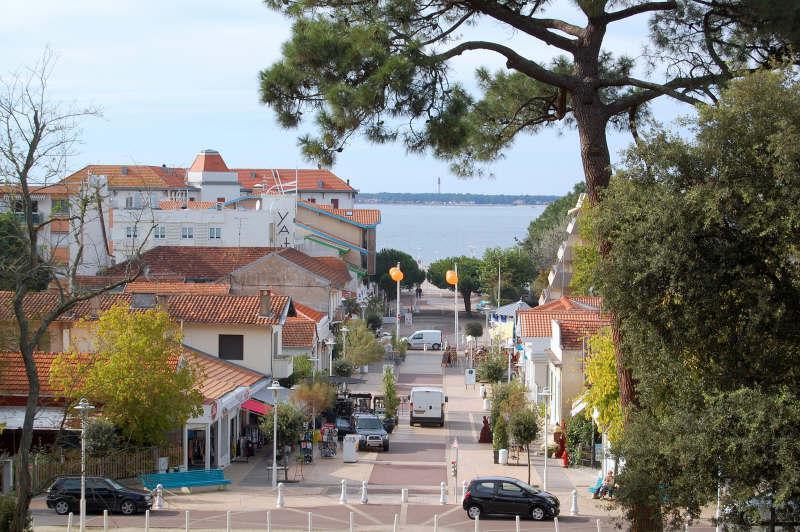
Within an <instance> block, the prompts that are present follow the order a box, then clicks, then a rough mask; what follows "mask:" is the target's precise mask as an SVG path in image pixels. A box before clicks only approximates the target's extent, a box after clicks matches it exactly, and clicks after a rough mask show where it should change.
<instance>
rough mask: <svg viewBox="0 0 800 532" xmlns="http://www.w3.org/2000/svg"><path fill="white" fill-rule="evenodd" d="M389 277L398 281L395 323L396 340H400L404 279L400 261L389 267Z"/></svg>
mask: <svg viewBox="0 0 800 532" xmlns="http://www.w3.org/2000/svg"><path fill="white" fill-rule="evenodd" d="M389 277H391V278H392V281H395V282H396V283H397V313H396V314H395V323H394V341H395V342H399V341H400V281H402V280H403V277H405V276H404V275H403V271H402V270H401V269H400V263H399V262H398V263H397V266H395V267H393V268H390V269H389Z"/></svg>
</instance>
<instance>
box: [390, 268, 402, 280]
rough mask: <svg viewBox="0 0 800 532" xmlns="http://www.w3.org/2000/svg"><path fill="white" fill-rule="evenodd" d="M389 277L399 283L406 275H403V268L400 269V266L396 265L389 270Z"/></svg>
mask: <svg viewBox="0 0 800 532" xmlns="http://www.w3.org/2000/svg"><path fill="white" fill-rule="evenodd" d="M389 277H391V278H392V281H394V282H396V283H399V282H400V281H402V280H403V277H404V275H403V272H402V270H400V268H398V267H397V266H395V267H394V268H392V269H391V270H389Z"/></svg>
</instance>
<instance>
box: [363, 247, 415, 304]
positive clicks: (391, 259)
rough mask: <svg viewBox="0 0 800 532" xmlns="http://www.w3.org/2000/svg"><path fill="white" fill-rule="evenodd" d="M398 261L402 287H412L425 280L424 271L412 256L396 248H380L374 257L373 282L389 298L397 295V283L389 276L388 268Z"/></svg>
mask: <svg viewBox="0 0 800 532" xmlns="http://www.w3.org/2000/svg"><path fill="white" fill-rule="evenodd" d="M398 262H399V263H400V269H401V270H402V271H403V280H402V281H400V286H401V287H402V288H405V289H409V288H414V286H416V285H418V284H420V283H422V282H423V281H424V280H425V271H424V270H422V269H420V267H419V265H418V264H417V261H416V260H414V257H412V256H411V255H409V254H408V253H405V252H403V251H400V250H397V249H382V250H380V251H379V252H378V254H377V255H376V257H375V282H376V283H378V287H380V289H381V290H382V291H383V293H384V294H386V297H388V298H389V299H394V298H395V297H397V289H396V288H397V283H396V282H395V281H392V278H391V277H389V270H390V269H391V268H393V267H395V266H397V263H398Z"/></svg>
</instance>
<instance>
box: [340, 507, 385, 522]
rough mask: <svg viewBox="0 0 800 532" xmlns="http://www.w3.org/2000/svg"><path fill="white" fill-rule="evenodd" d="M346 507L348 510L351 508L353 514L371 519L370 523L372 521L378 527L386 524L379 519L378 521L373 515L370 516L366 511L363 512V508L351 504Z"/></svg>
mask: <svg viewBox="0 0 800 532" xmlns="http://www.w3.org/2000/svg"><path fill="white" fill-rule="evenodd" d="M346 506H347V507H348V508H350V511H351V512H353V513H354V514H358V515H360V516H361V517H365V518H367V519H369V520H370V521H372V522H373V523H375V524H376V525H382V524H384V523H383V522H382V521H380V520H379V519H376V518H374V517H372V516H371V515H369V514H368V513H366V512H365V511H363V510H361V508H360V507H358V506H352V505H350V504H347V505H346ZM348 523H349V521H348Z"/></svg>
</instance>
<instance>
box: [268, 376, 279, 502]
mask: <svg viewBox="0 0 800 532" xmlns="http://www.w3.org/2000/svg"><path fill="white" fill-rule="evenodd" d="M267 389H268V390H272V487H273V488H274V487H276V486H277V485H278V392H279V391H280V390H281V385H280V383H278V381H277V380H273V381H272V384H270V386H269V388H267Z"/></svg>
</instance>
